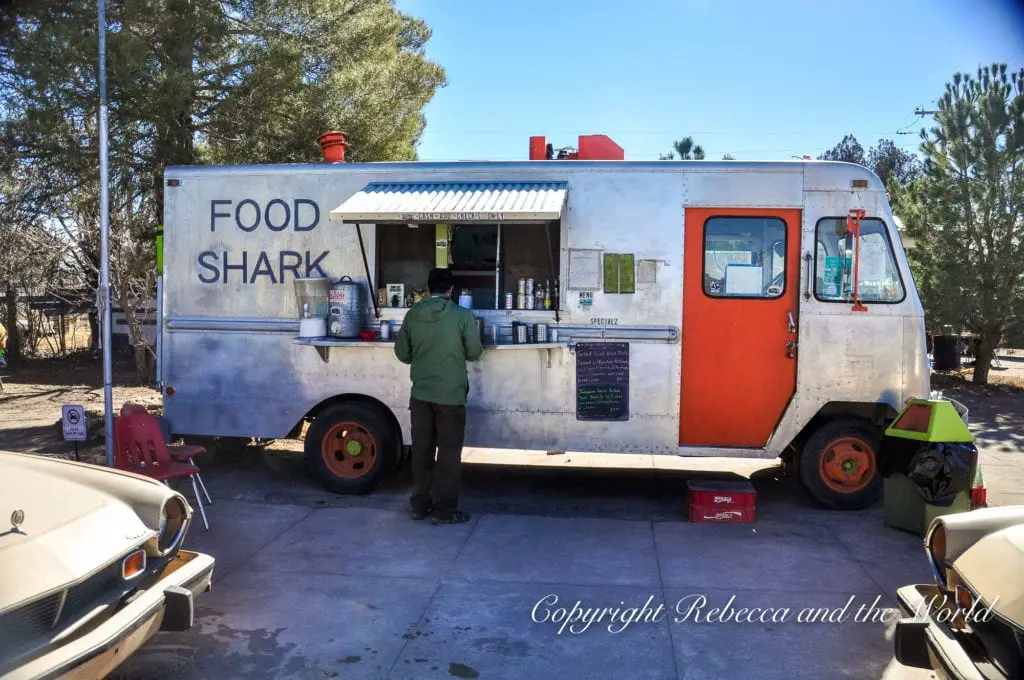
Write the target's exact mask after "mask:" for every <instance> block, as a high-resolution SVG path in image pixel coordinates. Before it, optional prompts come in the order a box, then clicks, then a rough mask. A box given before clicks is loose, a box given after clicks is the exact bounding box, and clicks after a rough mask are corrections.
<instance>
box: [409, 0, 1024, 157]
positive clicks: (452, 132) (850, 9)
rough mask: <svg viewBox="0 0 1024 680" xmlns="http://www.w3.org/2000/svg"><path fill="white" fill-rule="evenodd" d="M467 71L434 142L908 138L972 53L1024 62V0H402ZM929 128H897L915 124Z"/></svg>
mask: <svg viewBox="0 0 1024 680" xmlns="http://www.w3.org/2000/svg"><path fill="white" fill-rule="evenodd" d="M397 5H398V7H399V9H401V10H402V11H404V12H406V13H409V14H411V15H413V16H417V17H420V18H422V19H424V20H426V21H427V23H428V24H429V25H430V27H431V29H432V30H433V37H432V38H431V40H430V42H429V44H428V46H427V54H428V56H429V57H430V58H431V59H433V60H435V61H437V62H438V63H440V64H441V65H442V66H444V68H445V69H446V71H447V75H448V80H449V84H448V85H447V86H446V87H444V88H442V89H440V90H438V92H437V94H436V96H435V98H434V100H433V101H432V102H431V103H430V104H429V105H428V106H427V108H426V116H427V128H426V132H425V133H424V135H423V138H422V140H421V142H420V146H419V154H420V158H421V159H422V160H477V159H491V160H518V159H526V158H527V157H528V148H529V147H528V145H529V137H530V135H534V134H536V135H545V136H547V137H548V141H550V142H552V143H553V144H554V145H555V147H559V146H576V139H577V135H580V134H599V133H603V134H607V135H609V136H610V137H611V138H612V139H614V140H615V141H616V142H618V143H619V145H620V146H622V147H623V148H624V149H625V152H626V158H627V159H632V160H653V159H657V157H658V154H659V153H661V152H665V151H669V150H670V149H671V147H672V142H673V141H674V140H676V139H680V138H682V137H683V136H686V135H690V136H692V137H694V139H695V141H697V142H698V143H699V144H701V145H703V147H704V149H705V151H706V153H707V157H708V158H714V159H717V158H720V157H721V156H722V154H723V153H726V152H729V153H732V154H733V155H734V156H735V157H736V158H737V159H742V160H757V159H778V158H789V157H790V156H792V155H801V154H810V155H812V156H817V154H819V153H821V152H822V151H823V150H825V149H826V148H829V147H831V146H833V145H834V144H836V143H837V142H839V140H840V139H842V137H843V135H845V134H848V133H852V134H854V135H856V136H857V139H858V140H859V141H860V142H861V144H862V145H863V146H864V149H865V151H867V149H868V147H869V146H872V145H874V144H876V143H877V142H878V140H879V139H880V138H882V137H888V138H891V139H893V140H894V141H895V142H896V144H898V145H900V146H902V147H903V148H906V149H908V150H912V151H913V150H916V149H917V146H918V137H917V131H918V130H920V128H921V127H922V125H923V124H928V123H930V120H928V119H926V120H925V121H922V120H921V119H920V118H918V117H916V116H915V115H914V114H913V111H914V109H915V108H917V107H924V108H931V107H933V106H934V101H935V100H936V99H937V98H938V97H940V96H941V95H942V93H943V91H944V88H945V83H946V82H947V81H948V80H949V79H950V78H951V77H952V75H953V73H955V72H956V71H968V72H972V73H973V72H974V71H975V70H976V69H977V67H978V66H979V65H982V64H989V63H991V62H993V61H1001V62H1006V63H1007V64H1008V66H1009V68H1011V69H1016V68H1020V67H1022V66H1024V14H1021V12H1020V10H1018V9H1017V5H1016V3H1014V2H1011V1H1010V0H960V1H954V0H889V1H885V0H856V1H852V0H847V1H839V0H819V1H814V0H782V1H775V2H765V1H762V0H632V1H631V2H621V1H619V2H615V1H612V0H590V1H588V0H572V1H570V0H547V1H545V0H504V1H502V0H477V1H475V2H474V1H473V0H397ZM901 130H902V131H912V132H913V133H914V134H904V135H897V134H896V133H897V132H898V131H901Z"/></svg>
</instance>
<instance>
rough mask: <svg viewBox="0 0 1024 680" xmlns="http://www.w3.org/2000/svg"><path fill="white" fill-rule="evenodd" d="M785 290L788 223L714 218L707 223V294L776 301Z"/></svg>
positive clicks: (771, 220) (705, 269) (705, 242)
mask: <svg viewBox="0 0 1024 680" xmlns="http://www.w3.org/2000/svg"><path fill="white" fill-rule="evenodd" d="M785 287H786V223H785V222H784V221H782V220H781V219H779V218H777V217H712V218H711V219H709V220H708V221H707V222H705V223H704V293H705V294H706V295H708V296H710V297H716V298H718V297H729V298H737V297H739V298H769V299H770V298H777V297H779V296H781V295H782V293H783V291H784V290H785Z"/></svg>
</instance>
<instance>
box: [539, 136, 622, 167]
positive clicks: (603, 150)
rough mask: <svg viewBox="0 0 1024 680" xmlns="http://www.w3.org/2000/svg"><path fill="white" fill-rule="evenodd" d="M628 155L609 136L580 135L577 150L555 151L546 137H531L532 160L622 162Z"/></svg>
mask: <svg viewBox="0 0 1024 680" xmlns="http://www.w3.org/2000/svg"><path fill="white" fill-rule="evenodd" d="M625 158H626V155H625V153H624V152H623V150H622V147H621V146H619V145H618V144H616V143H615V142H613V141H612V140H611V139H610V138H609V137H608V136H607V135H580V137H579V146H578V147H577V148H576V149H568V148H565V149H554V148H552V146H551V144H548V143H547V139H546V138H545V137H540V136H535V137H530V160H531V161H544V160H548V161H549V160H552V159H556V160H581V161H621V160H625Z"/></svg>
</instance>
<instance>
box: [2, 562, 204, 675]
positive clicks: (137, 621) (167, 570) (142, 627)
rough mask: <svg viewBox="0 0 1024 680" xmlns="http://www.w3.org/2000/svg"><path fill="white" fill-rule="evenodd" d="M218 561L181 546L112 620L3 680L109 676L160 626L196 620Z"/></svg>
mask: <svg viewBox="0 0 1024 680" xmlns="http://www.w3.org/2000/svg"><path fill="white" fill-rule="evenodd" d="M214 563H215V560H214V558H213V557H211V556H210V555H205V554H203V553H197V552H191V551H188V550H181V551H179V552H178V554H177V556H176V557H175V558H174V560H172V561H171V562H170V563H168V564H167V566H166V567H164V568H163V570H162V571H161V572H160V574H159V576H158V577H157V579H156V580H155V582H154V583H153V584H152V585H151V586H150V587H148V588H147V589H145V590H143V591H140V592H139V593H138V594H137V595H136V596H135V597H134V599H132V600H130V601H129V602H128V604H126V605H124V606H123V607H122V608H121V609H120V610H119V611H118V612H117V613H115V614H114V615H112V616H111V617H110V618H109V619H107V620H106V621H104V622H103V623H101V624H100V625H98V626H97V627H96V628H94V629H93V630H90V631H89V632H88V633H85V634H83V635H81V636H80V637H77V638H75V639H73V640H72V641H70V642H68V643H67V644H63V645H59V646H57V647H56V648H55V649H53V650H52V651H50V652H47V653H46V654H44V655H43V656H40V657H37V658H35V659H33V660H32V661H30V662H28V663H26V664H25V665H23V666H21V667H19V668H15V669H14V670H13V671H11V672H10V673H8V674H7V675H4V676H2V678H0V680H37V679H41V678H46V679H47V680H49V679H50V678H76V679H77V678H102V677H106V676H107V675H109V674H110V673H111V672H112V671H113V670H114V669H115V668H117V667H118V666H119V665H120V664H121V663H122V662H123V661H124V660H125V659H126V658H128V657H129V656H130V655H131V654H132V653H134V652H135V651H136V650H137V649H138V648H139V647H141V646H142V645H144V644H145V643H146V642H147V641H148V640H149V639H150V638H151V637H153V635H155V634H156V633H157V632H158V631H161V630H185V629H187V628H188V627H190V626H191V625H192V613H193V597H194V596H195V595H199V594H200V593H205V592H207V591H209V590H210V586H211V581H212V579H213V567H214Z"/></svg>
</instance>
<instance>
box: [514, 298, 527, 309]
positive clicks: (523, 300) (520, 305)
mask: <svg viewBox="0 0 1024 680" xmlns="http://www.w3.org/2000/svg"><path fill="white" fill-rule="evenodd" d="M516 302H517V303H518V304H517V305H516V309H526V296H525V295H520V296H519V299H518V300H516Z"/></svg>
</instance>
